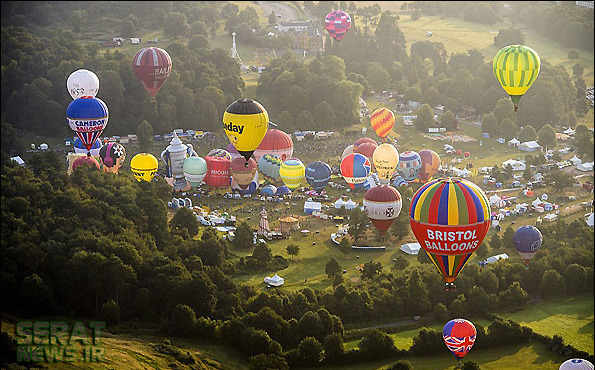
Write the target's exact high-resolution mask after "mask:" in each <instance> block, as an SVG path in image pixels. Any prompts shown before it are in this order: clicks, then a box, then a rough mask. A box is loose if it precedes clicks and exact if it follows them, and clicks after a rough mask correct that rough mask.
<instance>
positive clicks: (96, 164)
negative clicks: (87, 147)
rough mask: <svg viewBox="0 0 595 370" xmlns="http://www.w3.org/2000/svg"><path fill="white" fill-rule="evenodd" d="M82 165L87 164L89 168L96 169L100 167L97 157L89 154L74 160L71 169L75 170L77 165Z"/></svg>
mask: <svg viewBox="0 0 595 370" xmlns="http://www.w3.org/2000/svg"><path fill="white" fill-rule="evenodd" d="M82 166H89V167H91V168H93V167H95V168H97V169H99V168H100V165H99V162H97V159H95V158H94V157H91V156H85V157H80V158H78V159H77V160H75V161H74V163H73V164H72V170H73V171H74V170H76V169H77V168H78V167H82Z"/></svg>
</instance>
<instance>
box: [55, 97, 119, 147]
mask: <svg viewBox="0 0 595 370" xmlns="http://www.w3.org/2000/svg"><path fill="white" fill-rule="evenodd" d="M66 118H67V119H68V125H69V126H70V129H71V130H72V131H74V132H75V133H76V135H77V136H78V137H79V139H81V141H82V142H83V145H84V146H85V148H87V155H91V148H92V147H93V144H95V141H96V140H97V138H99V136H100V135H101V133H102V132H103V130H104V129H105V127H106V126H107V120H108V118H109V111H108V109H107V105H105V103H104V102H103V101H102V100H101V99H98V98H94V97H91V96H84V97H82V98H77V99H74V100H73V101H72V102H70V104H68V108H67V109H66Z"/></svg>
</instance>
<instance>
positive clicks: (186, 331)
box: [169, 304, 196, 336]
mask: <svg viewBox="0 0 595 370" xmlns="http://www.w3.org/2000/svg"><path fill="white" fill-rule="evenodd" d="M195 324H196V314H195V313H194V310H192V308H190V307H189V306H187V305H185V304H178V305H177V306H176V308H175V309H174V310H173V312H172V314H171V320H170V322H169V329H170V332H171V333H172V334H175V335H180V336H190V335H192V334H194V325H195Z"/></svg>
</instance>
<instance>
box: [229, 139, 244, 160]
mask: <svg viewBox="0 0 595 370" xmlns="http://www.w3.org/2000/svg"><path fill="white" fill-rule="evenodd" d="M225 151H226V152H228V153H229V155H230V161H233V160H234V159H236V158H243V157H242V155H241V154H240V153H239V152H238V150H237V149H236V147H235V146H233V144H232V143H229V144H228V145H227V148H225Z"/></svg>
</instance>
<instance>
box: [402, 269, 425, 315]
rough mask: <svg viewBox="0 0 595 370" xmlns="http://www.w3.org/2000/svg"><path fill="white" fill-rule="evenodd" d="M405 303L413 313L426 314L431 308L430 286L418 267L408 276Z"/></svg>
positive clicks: (408, 310)
mask: <svg viewBox="0 0 595 370" xmlns="http://www.w3.org/2000/svg"><path fill="white" fill-rule="evenodd" d="M405 286H406V291H407V293H406V295H405V298H404V302H403V303H404V305H405V307H406V310H407V313H409V314H411V315H419V314H425V313H427V312H428V311H430V309H431V304H430V300H429V298H428V288H427V287H426V284H425V283H424V282H423V280H422V279H421V276H420V274H419V270H418V269H414V270H413V271H412V272H411V275H409V277H408V278H407V282H406V283H405Z"/></svg>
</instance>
